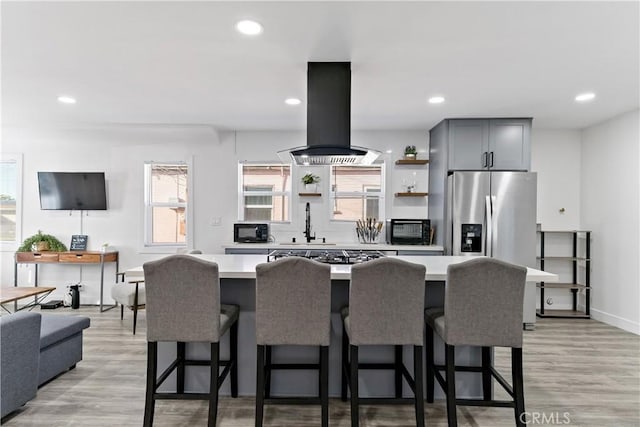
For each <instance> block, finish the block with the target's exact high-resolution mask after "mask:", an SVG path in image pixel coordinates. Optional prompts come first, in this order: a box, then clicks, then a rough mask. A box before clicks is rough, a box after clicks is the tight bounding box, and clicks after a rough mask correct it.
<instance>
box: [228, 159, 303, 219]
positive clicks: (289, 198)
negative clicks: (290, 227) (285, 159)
mask: <svg viewBox="0 0 640 427" xmlns="http://www.w3.org/2000/svg"><path fill="white" fill-rule="evenodd" d="M244 166H277V167H288V168H289V180H290V182H289V191H244ZM292 187H293V167H292V165H291V163H282V162H276V161H274V162H266V161H261V162H247V161H240V162H238V215H237V218H238V221H241V222H244V221H247V220H246V218H245V215H244V211H245V208H246V207H247V205H246V204H245V197H246V196H270V197H271V198H272V199H271V200H272V203H271V209H273V197H279V196H281V197H285V198H286V199H287V203H286V209H287V212H286V213H287V215H283V217H287V218H289V219H288V220H286V221H273V220H268V221H266V222H268V223H269V224H291V215H292V193H293V188H292ZM264 206H265V208H266V207H267V205H264ZM258 207H259V206H256V208H258Z"/></svg>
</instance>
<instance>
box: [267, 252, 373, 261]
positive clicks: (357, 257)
mask: <svg viewBox="0 0 640 427" xmlns="http://www.w3.org/2000/svg"><path fill="white" fill-rule="evenodd" d="M290 256H299V257H303V258H308V259H312V260H314V261H318V262H322V263H326V264H359V263H362V262H366V261H371V260H373V259H377V258H381V257H384V254H383V253H382V252H380V251H375V250H355V249H349V250H343V249H276V250H275V251H272V252H271V253H269V255H268V256H267V261H269V262H270V261H275V260H277V259H280V258H286V257H290Z"/></svg>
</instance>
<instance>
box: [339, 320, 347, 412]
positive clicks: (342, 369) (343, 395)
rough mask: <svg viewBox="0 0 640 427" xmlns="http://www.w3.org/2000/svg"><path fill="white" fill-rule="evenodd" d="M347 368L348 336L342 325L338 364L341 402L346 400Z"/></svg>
mask: <svg viewBox="0 0 640 427" xmlns="http://www.w3.org/2000/svg"><path fill="white" fill-rule="evenodd" d="M348 369H349V338H348V337H347V330H346V329H345V327H344V325H342V363H341V366H340V398H341V399H342V401H343V402H346V401H347V382H348V378H347V375H348V372H349V371H348Z"/></svg>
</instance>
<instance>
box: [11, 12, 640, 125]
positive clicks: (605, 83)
mask: <svg viewBox="0 0 640 427" xmlns="http://www.w3.org/2000/svg"><path fill="white" fill-rule="evenodd" d="M1 7H2V10H1V12H2V90H3V93H2V119H3V125H17V126H35V125H42V124H46V125H64V126H69V125H71V126H81V125H101V124H105V123H131V124H141V123H144V124H148V123H162V124H208V125H213V126H214V127H216V128H219V129H238V130H246V129H254V130H263V129H304V127H305V122H306V107H305V96H306V63H307V62H308V61H351V63H352V113H351V114H352V127H353V128H354V129H425V130H427V129H429V128H430V127H432V126H433V125H434V124H436V123H437V122H438V121H440V120H441V119H443V118H446V117H497V116H530V117H534V125H535V126H536V127H539V128H570V129H578V128H583V127H586V126H589V125H592V124H595V123H598V122H600V121H603V120H606V119H608V118H611V117H613V116H615V115H617V114H620V113H623V112H626V111H630V110H632V109H635V108H638V106H639V93H640V87H639V76H640V59H639V56H640V47H639V43H640V42H639V40H640V34H639V29H640V25H639V15H640V12H639V3H638V2H637V1H633V2H619V3H614V2H530V3H524V2H351V3H347V2H277V3H275V2H194V3H191V2H189V3H187V2H84V3H83V2H69V3H66V2H65V3H61V2H43V3H29V2H6V1H3V2H2V6H1ZM243 18H251V19H255V20H257V21H259V22H261V23H262V25H263V26H264V33H263V34H262V35H261V36H259V37H253V38H251V37H247V36H243V35H240V34H238V33H237V32H236V31H235V30H234V25H235V23H236V21H238V20H240V19H243ZM584 91H593V92H595V93H596V95H597V97H596V99H595V100H594V101H593V102H590V103H586V104H578V103H576V102H575V101H574V97H575V95H576V94H578V93H580V92H584ZM61 94H68V95H71V96H74V97H76V98H77V100H78V103H77V104H76V105H72V106H68V105H61V104H59V103H58V102H57V101H56V98H57V96H58V95H61ZM435 94H440V95H443V96H445V97H446V99H447V101H446V102H445V103H444V104H441V105H430V104H428V103H427V98H428V97H429V96H432V95H435ZM291 96H295V97H299V98H301V99H302V100H303V103H302V105H300V106H298V107H291V106H287V105H285V104H284V99H285V98H287V97H291Z"/></svg>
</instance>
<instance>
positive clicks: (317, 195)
mask: <svg viewBox="0 0 640 427" xmlns="http://www.w3.org/2000/svg"><path fill="white" fill-rule="evenodd" d="M298 196H300V197H320V196H322V193H298Z"/></svg>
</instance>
